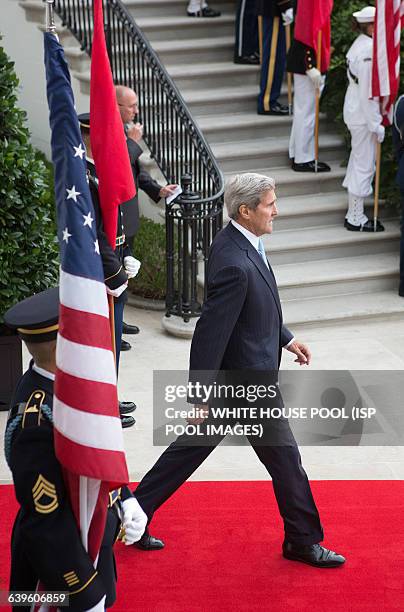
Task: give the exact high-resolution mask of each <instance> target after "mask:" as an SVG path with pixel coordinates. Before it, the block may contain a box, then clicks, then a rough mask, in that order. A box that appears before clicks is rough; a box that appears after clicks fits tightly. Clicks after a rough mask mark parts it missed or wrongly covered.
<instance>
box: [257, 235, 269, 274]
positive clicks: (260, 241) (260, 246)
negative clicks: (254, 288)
mask: <svg viewBox="0 0 404 612" xmlns="http://www.w3.org/2000/svg"><path fill="white" fill-rule="evenodd" d="M258 253H259V254H260V255H261V257H262V259H263V260H264V263H265V265H266V267H267V268H268V269H269V265H268V260H267V256H266V255H265V249H264V245H263V242H262V240H261V238H260V239H259V240H258Z"/></svg>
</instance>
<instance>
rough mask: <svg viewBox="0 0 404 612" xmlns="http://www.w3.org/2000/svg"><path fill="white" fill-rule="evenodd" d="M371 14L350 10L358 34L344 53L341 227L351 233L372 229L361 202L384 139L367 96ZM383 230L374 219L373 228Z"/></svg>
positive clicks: (368, 190)
mask: <svg viewBox="0 0 404 612" xmlns="http://www.w3.org/2000/svg"><path fill="white" fill-rule="evenodd" d="M375 13H376V9H375V7H374V6H366V7H365V8H363V9H362V10H361V11H357V12H355V13H353V16H354V18H355V20H356V23H357V29H358V31H359V32H360V34H359V36H358V37H357V39H356V40H355V42H354V43H353V44H352V46H351V48H350V49H349V51H348V53H347V56H346V57H347V74H348V80H349V85H348V89H347V92H346V95H345V102H344V122H345V124H346V126H347V127H348V129H349V131H350V132H351V154H350V156H349V163H348V168H347V172H346V175H345V179H344V182H343V186H344V187H345V188H346V189H347V190H348V211H347V214H346V216H345V227H346V229H347V230H349V231H352V232H359V231H362V232H372V231H374V227H373V221H370V220H369V219H368V218H367V216H366V215H365V213H364V201H365V198H366V197H367V196H369V195H371V194H372V181H373V177H374V174H375V164H376V146H377V143H378V142H380V143H381V142H383V140H384V127H383V125H382V124H381V123H382V116H381V114H380V107H379V103H378V102H377V101H376V100H373V99H371V97H370V96H371V80H372V55H373V40H372V36H373V29H374V20H375ZM383 230H384V227H383V225H382V224H381V223H380V222H379V221H378V223H377V227H376V231H378V232H380V231H383Z"/></svg>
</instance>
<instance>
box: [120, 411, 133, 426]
mask: <svg viewBox="0 0 404 612" xmlns="http://www.w3.org/2000/svg"><path fill="white" fill-rule="evenodd" d="M135 423H136V421H135V419H134V418H133V416H129V415H128V414H121V425H122V429H126V428H127V427H132V425H134V424H135Z"/></svg>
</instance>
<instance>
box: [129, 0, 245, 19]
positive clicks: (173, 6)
mask: <svg viewBox="0 0 404 612" xmlns="http://www.w3.org/2000/svg"><path fill="white" fill-rule="evenodd" d="M124 4H125V6H126V7H127V9H128V10H129V11H130V12H131V13H132V15H133V17H134V18H135V19H137V18H140V17H151V16H152V15H153V16H154V15H155V16H160V15H170V16H171V15H179V16H184V15H185V12H186V10H187V6H188V2H187V1H186V0H124ZM214 6H215V9H217V10H219V11H227V12H230V11H232V10H235V5H234V0H220V1H217V0H215V3H214Z"/></svg>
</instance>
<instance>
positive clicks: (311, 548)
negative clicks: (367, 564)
mask: <svg viewBox="0 0 404 612" xmlns="http://www.w3.org/2000/svg"><path fill="white" fill-rule="evenodd" d="M282 551H283V556H284V557H285V559H290V560H291V561H300V562H301V563H307V564H308V565H314V567H339V566H340V565H343V564H344V563H345V557H343V556H342V555H339V554H338V553H335V552H334V551H332V550H328V548H324V546H321V545H320V544H311V545H308V546H298V545H296V544H291V543H290V542H284V543H283V547H282Z"/></svg>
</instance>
